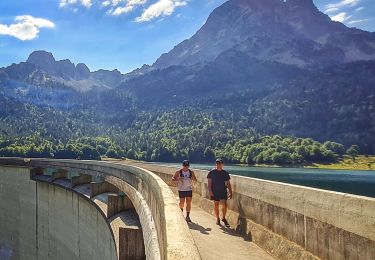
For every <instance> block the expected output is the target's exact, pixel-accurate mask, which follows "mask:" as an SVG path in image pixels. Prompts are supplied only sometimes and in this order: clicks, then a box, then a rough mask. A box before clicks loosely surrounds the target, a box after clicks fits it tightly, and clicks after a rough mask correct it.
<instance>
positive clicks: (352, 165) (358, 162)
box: [306, 155, 375, 171]
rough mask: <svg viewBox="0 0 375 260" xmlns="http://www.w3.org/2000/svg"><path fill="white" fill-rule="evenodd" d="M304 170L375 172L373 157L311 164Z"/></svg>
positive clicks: (345, 158)
mask: <svg viewBox="0 0 375 260" xmlns="http://www.w3.org/2000/svg"><path fill="white" fill-rule="evenodd" d="M306 168H321V169H335V170H373V171H375V156H363V155H360V156H357V157H356V158H355V159H354V160H353V159H352V158H351V157H349V156H345V157H344V158H343V159H341V160H339V161H338V162H336V163H330V164H319V163H313V164H312V165H311V166H308V167H306Z"/></svg>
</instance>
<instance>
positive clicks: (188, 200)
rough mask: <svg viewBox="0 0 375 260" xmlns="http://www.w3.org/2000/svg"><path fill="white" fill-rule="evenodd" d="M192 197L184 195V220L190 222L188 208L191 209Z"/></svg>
mask: <svg viewBox="0 0 375 260" xmlns="http://www.w3.org/2000/svg"><path fill="white" fill-rule="evenodd" d="M191 201H192V197H186V221H188V222H191V219H190V210H191Z"/></svg>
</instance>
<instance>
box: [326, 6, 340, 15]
mask: <svg viewBox="0 0 375 260" xmlns="http://www.w3.org/2000/svg"><path fill="white" fill-rule="evenodd" d="M338 10H340V9H339V8H336V7H334V8H329V9H327V10H325V11H324V12H325V13H326V14H328V13H334V12H337V11H338Z"/></svg>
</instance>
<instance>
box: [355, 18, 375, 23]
mask: <svg viewBox="0 0 375 260" xmlns="http://www.w3.org/2000/svg"><path fill="white" fill-rule="evenodd" d="M373 19H374V18H367V19H362V20H355V21H350V22H349V24H355V23H363V22H367V21H371V20H373Z"/></svg>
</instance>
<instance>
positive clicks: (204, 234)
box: [188, 205, 274, 260]
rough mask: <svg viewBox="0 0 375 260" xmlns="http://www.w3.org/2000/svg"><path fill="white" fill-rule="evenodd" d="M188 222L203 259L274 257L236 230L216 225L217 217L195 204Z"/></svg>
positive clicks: (265, 259) (239, 259)
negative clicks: (190, 221)
mask: <svg viewBox="0 0 375 260" xmlns="http://www.w3.org/2000/svg"><path fill="white" fill-rule="evenodd" d="M190 218H191V220H192V221H193V223H188V225H189V227H190V230H191V232H192V234H193V237H194V240H195V242H196V244H197V246H198V249H199V253H200V254H201V256H202V259H203V260H208V259H215V260H219V259H235V260H241V259H262V260H268V259H269V260H271V259H274V258H272V257H271V256H270V255H268V254H267V253H266V252H265V251H263V250H262V249H261V248H259V247H258V246H257V245H255V244H254V243H252V242H250V241H246V240H245V238H243V237H242V236H241V235H239V234H238V233H237V232H236V231H235V230H233V229H230V228H226V227H225V226H223V225H221V226H218V225H216V223H215V222H216V220H215V217H214V216H212V215H210V214H208V213H207V212H205V211H204V210H203V209H201V208H199V207H196V206H194V205H193V208H192V211H191V216H190Z"/></svg>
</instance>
